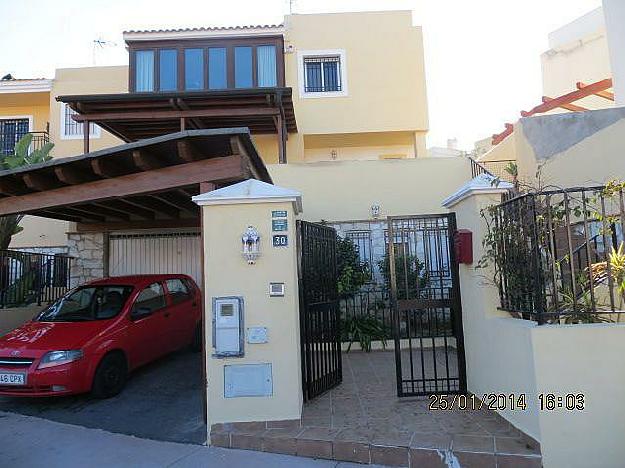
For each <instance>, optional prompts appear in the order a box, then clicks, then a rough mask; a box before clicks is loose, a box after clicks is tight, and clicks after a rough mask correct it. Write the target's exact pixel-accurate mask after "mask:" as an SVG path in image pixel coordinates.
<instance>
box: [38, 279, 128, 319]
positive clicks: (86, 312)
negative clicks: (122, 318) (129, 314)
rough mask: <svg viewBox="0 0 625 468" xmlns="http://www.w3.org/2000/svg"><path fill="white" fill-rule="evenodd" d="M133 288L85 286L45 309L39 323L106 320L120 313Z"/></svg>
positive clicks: (40, 315)
mask: <svg viewBox="0 0 625 468" xmlns="http://www.w3.org/2000/svg"><path fill="white" fill-rule="evenodd" d="M132 289H133V287H132V286H109V285H107V286H83V287H80V288H78V289H75V290H74V291H71V292H70V293H69V294H66V295H65V296H63V297H62V298H61V299H59V300H58V301H56V302H55V303H54V304H52V305H51V306H50V307H48V308H47V309H44V310H43V311H42V312H41V313H40V314H39V316H38V317H37V321H38V322H85V321H91V320H106V319H111V318H113V317H115V316H116V315H117V314H119V313H120V311H121V310H122V308H123V307H124V304H125V303H126V300H127V299H128V296H130V293H131V292H132Z"/></svg>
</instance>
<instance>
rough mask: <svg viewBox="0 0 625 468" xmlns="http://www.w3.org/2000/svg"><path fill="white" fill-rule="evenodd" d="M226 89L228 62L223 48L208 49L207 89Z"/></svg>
mask: <svg viewBox="0 0 625 468" xmlns="http://www.w3.org/2000/svg"><path fill="white" fill-rule="evenodd" d="M227 87H228V61H227V59H226V48H225V47H211V48H210V49H208V89H225V88H227Z"/></svg>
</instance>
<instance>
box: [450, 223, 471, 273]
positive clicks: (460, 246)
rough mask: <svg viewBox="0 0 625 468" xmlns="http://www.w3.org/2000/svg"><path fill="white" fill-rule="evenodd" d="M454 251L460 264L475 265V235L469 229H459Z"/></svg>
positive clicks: (456, 234)
mask: <svg viewBox="0 0 625 468" xmlns="http://www.w3.org/2000/svg"><path fill="white" fill-rule="evenodd" d="M454 249H455V253H456V261H457V262H458V263H464V264H467V265H470V264H471V263H473V233H472V232H471V231H469V230H468V229H458V230H457V231H456V232H455V234H454Z"/></svg>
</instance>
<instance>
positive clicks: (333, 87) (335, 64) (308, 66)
mask: <svg viewBox="0 0 625 468" xmlns="http://www.w3.org/2000/svg"><path fill="white" fill-rule="evenodd" d="M304 67H305V80H306V84H305V89H306V92H307V93H326V92H333V91H340V90H341V74H340V68H341V62H340V59H339V57H307V58H305V59H304Z"/></svg>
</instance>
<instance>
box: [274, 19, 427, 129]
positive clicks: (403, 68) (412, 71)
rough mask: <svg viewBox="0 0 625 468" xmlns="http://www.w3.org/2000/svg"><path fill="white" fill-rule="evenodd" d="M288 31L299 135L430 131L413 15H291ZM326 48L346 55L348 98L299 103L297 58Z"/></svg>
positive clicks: (289, 72)
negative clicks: (305, 53)
mask: <svg viewBox="0 0 625 468" xmlns="http://www.w3.org/2000/svg"><path fill="white" fill-rule="evenodd" d="M285 27H286V34H285V43H286V45H287V46H288V45H289V44H290V45H292V46H294V48H295V52H294V53H291V54H287V55H286V56H285V65H286V81H287V85H288V86H293V101H294V105H295V112H296V115H297V121H298V128H299V131H300V132H301V133H304V134H325V133H359V132H383V131H399V130H402V131H417V130H419V131H424V130H427V128H428V115H427V99H426V88H425V71H424V59H423V38H422V33H421V28H420V27H414V26H412V14H411V12H410V11H395V12H389V11H386V12H366V13H335V14H315V15H289V16H287V17H286V18H285ZM320 32H322V33H321V34H320ZM327 49H344V50H345V53H346V61H347V85H348V95H347V96H346V97H332V98H306V99H300V97H299V87H298V85H297V83H298V66H299V65H298V59H297V55H298V53H302V52H304V51H306V50H327Z"/></svg>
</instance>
